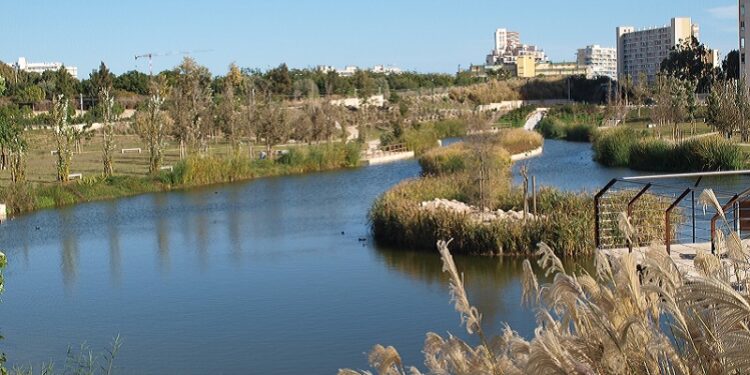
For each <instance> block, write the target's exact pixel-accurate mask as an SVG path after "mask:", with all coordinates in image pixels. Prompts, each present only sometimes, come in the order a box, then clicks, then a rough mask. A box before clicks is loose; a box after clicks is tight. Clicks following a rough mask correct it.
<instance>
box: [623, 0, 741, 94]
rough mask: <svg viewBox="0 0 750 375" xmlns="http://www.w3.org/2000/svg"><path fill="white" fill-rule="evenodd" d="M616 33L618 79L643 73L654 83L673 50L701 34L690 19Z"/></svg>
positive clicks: (685, 18)
mask: <svg viewBox="0 0 750 375" xmlns="http://www.w3.org/2000/svg"><path fill="white" fill-rule="evenodd" d="M742 1H745V0H742ZM616 31H617V77H618V78H623V77H626V76H630V77H632V78H633V79H634V80H636V81H637V80H638V77H639V76H640V75H641V74H642V73H643V74H645V75H646V77H648V80H649V81H653V80H654V78H655V77H656V74H657V73H658V72H659V69H660V68H661V63H662V61H664V59H666V58H667V57H669V53H670V51H671V50H672V48H673V47H675V46H676V45H678V44H681V43H683V42H684V41H689V40H690V38H692V37H695V38H696V39H698V38H699V35H700V29H699V27H698V25H696V24H693V22H692V20H691V19H690V18H689V17H676V18H672V20H671V23H670V24H669V25H667V26H664V27H652V28H647V29H642V30H636V29H635V28H634V27H631V26H620V27H618V28H617V30H616Z"/></svg>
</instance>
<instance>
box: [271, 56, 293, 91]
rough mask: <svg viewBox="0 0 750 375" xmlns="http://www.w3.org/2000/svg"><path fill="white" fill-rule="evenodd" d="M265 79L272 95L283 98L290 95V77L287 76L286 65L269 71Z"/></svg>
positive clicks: (287, 69)
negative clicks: (268, 83)
mask: <svg viewBox="0 0 750 375" xmlns="http://www.w3.org/2000/svg"><path fill="white" fill-rule="evenodd" d="M266 77H267V79H268V81H269V82H270V84H271V87H270V89H271V92H272V93H274V94H275V95H281V96H284V97H288V96H290V95H292V77H291V76H290V75H289V68H288V67H287V66H286V64H281V65H279V66H278V67H277V68H274V69H271V70H269V71H268V73H267V74H266Z"/></svg>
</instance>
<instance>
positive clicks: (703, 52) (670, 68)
mask: <svg viewBox="0 0 750 375" xmlns="http://www.w3.org/2000/svg"><path fill="white" fill-rule="evenodd" d="M710 53H711V52H710V51H709V49H708V48H706V46H704V45H703V44H702V43H699V42H698V39H696V38H695V37H692V38H691V39H690V40H686V41H684V42H683V43H682V44H678V45H677V46H675V47H673V48H672V51H671V52H670V53H669V57H667V58H666V59H665V60H664V61H662V63H661V72H662V73H664V74H667V75H670V76H673V77H676V78H678V79H679V80H682V81H686V80H697V82H698V85H697V88H698V90H699V92H706V91H708V88H709V87H710V85H711V81H712V80H713V77H714V73H715V71H714V67H713V64H712V63H711V60H710V58H709V57H710Z"/></svg>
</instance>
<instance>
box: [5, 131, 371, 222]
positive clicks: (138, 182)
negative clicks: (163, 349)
mask: <svg viewBox="0 0 750 375" xmlns="http://www.w3.org/2000/svg"><path fill="white" fill-rule="evenodd" d="M359 156H360V146H359V144H357V143H348V144H341V143H336V144H326V145H316V146H307V147H300V148H295V149H292V150H289V152H288V153H287V154H285V155H282V156H281V157H280V158H278V159H277V160H258V159H251V158H250V157H248V156H247V155H245V154H242V155H239V154H238V155H234V156H231V155H229V156H209V157H199V156H193V157H189V158H187V159H185V160H183V161H180V162H177V163H176V164H175V166H174V169H173V171H171V172H162V173H161V174H160V175H158V176H150V177H139V176H115V177H111V178H102V177H89V178H85V179H82V180H77V181H72V182H69V183H67V184H57V183H55V184H33V183H24V184H16V185H9V186H6V187H4V188H2V189H0V201H3V202H5V203H6V205H7V208H8V211H9V212H10V213H11V214H19V213H24V212H30V211H34V210H38V209H44V208H55V207H63V206H67V205H72V204H76V203H81V202H90V201H97V200H105V199H114V198H120V197H126V196H132V195H137V194H142V193H150V192H158V191H170V190H175V189H184V188H189V187H195V186H202V185H211V184H218V183H226V182H233V181H241V180H249V179H253V178H258V177H270V176H282V175H291V174H299V173H307V172H317V171H325V170H333V169H340V168H352V167H356V166H357V165H359Z"/></svg>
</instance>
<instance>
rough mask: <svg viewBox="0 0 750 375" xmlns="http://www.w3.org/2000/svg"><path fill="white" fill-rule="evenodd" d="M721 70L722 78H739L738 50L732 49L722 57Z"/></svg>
mask: <svg viewBox="0 0 750 375" xmlns="http://www.w3.org/2000/svg"><path fill="white" fill-rule="evenodd" d="M721 72H722V75H723V77H724V79H740V53H739V51H737V50H732V51H730V52H729V53H728V54H727V56H726V57H724V61H722V62H721Z"/></svg>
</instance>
